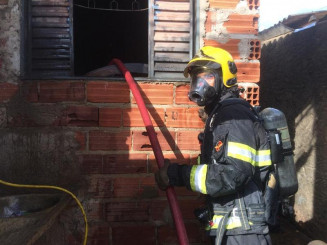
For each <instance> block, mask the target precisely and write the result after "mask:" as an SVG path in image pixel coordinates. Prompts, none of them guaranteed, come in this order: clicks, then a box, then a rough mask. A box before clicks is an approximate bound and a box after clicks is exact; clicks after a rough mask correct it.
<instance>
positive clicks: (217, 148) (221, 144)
mask: <svg viewBox="0 0 327 245" xmlns="http://www.w3.org/2000/svg"><path fill="white" fill-rule="evenodd" d="M223 145H224V143H223V142H222V141H221V140H219V141H218V142H217V144H216V146H215V150H216V152H218V151H220V150H221V149H222V146H223Z"/></svg>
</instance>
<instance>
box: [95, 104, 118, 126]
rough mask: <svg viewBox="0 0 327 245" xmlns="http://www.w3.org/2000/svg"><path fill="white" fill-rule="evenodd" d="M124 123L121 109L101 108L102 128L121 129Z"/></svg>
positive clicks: (100, 119)
mask: <svg viewBox="0 0 327 245" xmlns="http://www.w3.org/2000/svg"><path fill="white" fill-rule="evenodd" d="M121 122H122V109H121V108H100V109H99V125H100V127H120V126H121Z"/></svg>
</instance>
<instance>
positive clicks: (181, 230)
mask: <svg viewBox="0 0 327 245" xmlns="http://www.w3.org/2000/svg"><path fill="white" fill-rule="evenodd" d="M112 63H114V64H115V65H116V66H117V67H118V69H119V70H120V71H121V73H122V74H123V75H124V76H125V79H126V81H127V83H128V85H129V88H130V89H131V91H132V93H133V96H134V98H135V100H136V103H137V106H138V108H139V110H140V112H141V116H142V119H143V122H144V125H145V128H146V131H147V132H148V135H149V139H150V142H151V146H152V150H153V153H154V155H155V158H156V161H157V164H158V167H159V168H161V167H163V165H164V156H163V154H162V150H161V147H160V145H159V142H158V138H157V136H156V133H155V131H154V127H153V125H152V122H151V119H150V116H149V113H148V110H147V109H146V107H145V104H144V101H143V98H142V96H141V94H140V91H139V89H138V87H137V86H136V82H135V80H134V78H133V77H132V75H131V73H130V72H129V71H128V70H127V69H126V67H125V66H124V64H123V63H122V62H121V61H120V60H119V59H113V60H112V61H111V62H110V64H112ZM166 194H167V199H168V202H169V205H170V209H171V211H172V213H173V218H174V222H175V226H176V230H177V235H178V240H179V244H180V245H188V244H189V242H188V238H187V234H186V230H185V226H184V223H183V217H182V214H181V211H180V209H179V206H178V202H177V198H176V193H175V190H174V188H173V187H168V189H167V191H166Z"/></svg>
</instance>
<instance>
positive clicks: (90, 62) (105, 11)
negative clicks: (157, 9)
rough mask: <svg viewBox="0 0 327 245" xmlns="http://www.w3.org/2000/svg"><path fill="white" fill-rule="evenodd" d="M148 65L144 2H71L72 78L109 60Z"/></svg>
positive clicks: (122, 0)
mask: <svg viewBox="0 0 327 245" xmlns="http://www.w3.org/2000/svg"><path fill="white" fill-rule="evenodd" d="M113 58H118V59H120V60H121V61H122V62H123V63H141V64H147V63H148V1H147V0H74V60H75V61H74V70H75V75H77V76H83V75H85V74H86V73H88V72H90V71H92V70H95V69H98V68H101V67H104V66H106V65H108V63H109V62H110V61H111V60H112V59H113Z"/></svg>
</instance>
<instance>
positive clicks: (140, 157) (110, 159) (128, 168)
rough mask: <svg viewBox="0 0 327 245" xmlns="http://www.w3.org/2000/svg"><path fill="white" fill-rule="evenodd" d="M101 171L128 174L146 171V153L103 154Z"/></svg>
mask: <svg viewBox="0 0 327 245" xmlns="http://www.w3.org/2000/svg"><path fill="white" fill-rule="evenodd" d="M103 158H104V159H103V173H105V174H128V173H132V174H133V173H146V172H147V155H146V154H131V153H129V154H110V155H104V156H103Z"/></svg>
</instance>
